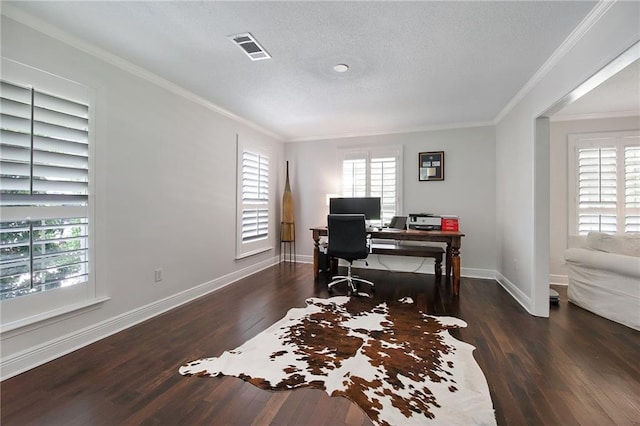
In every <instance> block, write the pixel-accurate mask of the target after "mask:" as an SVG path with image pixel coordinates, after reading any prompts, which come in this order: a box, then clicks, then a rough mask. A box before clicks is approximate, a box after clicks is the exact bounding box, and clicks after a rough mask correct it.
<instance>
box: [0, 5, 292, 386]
mask: <svg viewBox="0 0 640 426" xmlns="http://www.w3.org/2000/svg"><path fill="white" fill-rule="evenodd" d="M2 55H3V56H5V57H8V58H11V59H13V60H15V61H18V62H21V63H24V64H27V65H30V66H33V67H36V68H39V69H41V70H45V71H47V72H50V73H53V74H56V75H59V76H61V77H64V78H68V79H71V80H74V81H77V82H79V83H81V84H83V85H85V86H87V87H89V88H90V89H92V90H93V91H94V93H95V104H94V105H92V106H91V107H92V108H94V110H95V135H94V136H95V167H94V171H95V177H94V182H93V194H94V199H95V217H94V224H95V226H94V235H95V240H94V242H95V259H94V262H93V265H92V266H93V267H94V268H95V278H96V288H97V294H98V296H106V297H109V298H110V300H109V301H107V302H105V303H103V304H101V305H98V306H96V307H94V308H93V309H88V310H84V311H80V312H75V313H73V314H70V315H63V316H60V317H57V318H54V319H53V320H50V321H44V322H40V323H37V324H34V325H32V326H29V327H25V328H21V329H17V330H13V331H9V332H5V333H3V334H2V337H1V338H2V345H1V347H2V348H1V355H2V375H3V377H8V376H11V375H14V374H16V373H17V372H20V371H22V370H24V369H27V368H29V367H31V366H33V365H35V364H39V363H42V362H44V361H46V360H48V359H52V358H55V357H56V356H59V355H61V354H62V353H65V352H68V351H70V350H72V349H75V348H76V347H80V346H83V345H84V344H87V343H89V342H91V341H93V340H96V339H98V338H101V337H104V336H106V335H108V334H110V333H113V332H115V331H118V330H119V329H122V328H125V327H127V326H129V325H131V324H133V323H135V322H138V321H140V320H142V319H145V318H147V317H149V316H152V315H155V314H157V313H158V312H160V311H163V310H166V309H169V308H170V307H172V306H174V305H175V304H177V303H180V302H183V301H186V300H188V299H189V298H193V297H196V296H198V295H200V294H203V293H204V292H206V291H210V290H212V289H215V288H217V287H220V286H222V285H225V284H227V283H229V282H232V281H234V280H236V279H238V278H239V277H241V276H243V275H246V274H249V273H252V272H254V271H257V270H259V269H260V268H264V267H266V266H268V265H270V264H272V263H273V262H274V260H275V261H277V251H276V248H277V243H276V242H275V241H276V239H274V249H272V250H270V251H268V252H266V253H262V254H259V255H256V256H252V257H250V258H247V259H243V260H241V261H236V260H235V258H234V257H235V250H234V248H235V235H234V232H233V230H234V224H235V220H236V219H235V214H236V213H235V212H236V207H235V206H236V204H235V200H236V195H235V194H236V192H235V188H236V183H235V181H236V167H235V164H236V161H235V158H236V152H235V143H236V133H238V134H239V137H240V138H247V139H251V140H255V141H260V142H262V143H265V144H269V145H270V146H271V147H272V153H273V159H272V164H273V168H272V171H273V172H274V175H275V177H276V179H275V185H276V187H277V188H278V190H277V193H278V194H281V186H282V185H283V182H281V180H282V175H283V173H284V172H283V169H284V161H283V159H284V145H283V143H282V142H280V141H278V140H276V139H274V138H273V137H270V136H266V135H265V134H263V133H261V132H258V131H256V130H254V129H253V128H252V127H250V126H247V125H245V124H242V123H241V122H239V121H236V120H232V119H230V118H228V117H226V116H224V115H221V114H220V113H218V112H215V111H214V110H213V109H212V108H211V107H207V106H206V105H205V104H204V103H202V102H196V101H194V100H195V98H193V99H188V98H187V97H184V96H179V95H177V94H176V93H175V91H172V90H167V89H166V88H164V87H161V86H159V85H157V84H154V83H152V82H150V81H148V80H146V79H143V78H140V77H138V76H136V75H134V74H132V73H129V72H125V71H124V70H123V69H121V68H119V67H116V66H114V65H112V64H110V63H107V62H105V61H103V60H100V59H98V58H97V57H95V56H92V55H89V54H86V53H84V52H82V51H80V50H78V49H76V48H74V47H71V46H70V45H68V44H64V43H61V42H59V41H57V40H54V39H53V38H51V37H49V36H46V35H44V34H42V33H40V32H37V31H35V30H33V29H31V28H29V27H27V26H24V25H22V24H20V23H17V22H16V21H13V20H11V19H9V18H6V17H4V16H3V18H2ZM167 87H169V86H167ZM276 198H278V197H276ZM273 208H274V211H275V212H276V213H277V215H276V216H275V217H274V218H273V220H272V224H273V226H272V232H274V233H275V232H276V231H277V229H278V228H277V226H276V224H279V214H280V200H279V199H275V200H273ZM157 268H162V269H163V270H164V280H163V281H162V282H160V283H155V282H154V270H155V269H157ZM198 286H201V287H198ZM3 303H4V302H3ZM3 321H4V319H3Z"/></svg>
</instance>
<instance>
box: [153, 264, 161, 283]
mask: <svg viewBox="0 0 640 426" xmlns="http://www.w3.org/2000/svg"><path fill="white" fill-rule="evenodd" d="M155 280H156V282H157V283H159V282H160V281H162V268H160V269H156V270H155Z"/></svg>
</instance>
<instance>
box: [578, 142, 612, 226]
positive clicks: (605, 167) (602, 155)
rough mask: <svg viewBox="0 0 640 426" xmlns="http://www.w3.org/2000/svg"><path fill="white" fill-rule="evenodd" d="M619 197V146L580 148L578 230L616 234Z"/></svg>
mask: <svg viewBox="0 0 640 426" xmlns="http://www.w3.org/2000/svg"><path fill="white" fill-rule="evenodd" d="M616 199H617V197H616V149H615V148H582V149H578V233H579V234H581V235H582V234H584V235H586V234H587V233H589V231H600V232H613V233H615V232H616V214H617V213H616Z"/></svg>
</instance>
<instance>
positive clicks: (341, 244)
mask: <svg viewBox="0 0 640 426" xmlns="http://www.w3.org/2000/svg"><path fill="white" fill-rule="evenodd" d="M327 225H328V229H327V230H328V235H329V246H328V247H327V254H328V255H329V256H332V257H339V258H341V259H345V260H348V261H352V260H357V259H366V258H367V256H368V255H369V247H367V227H366V224H365V219H364V215H363V214H330V215H329V216H328V217H327Z"/></svg>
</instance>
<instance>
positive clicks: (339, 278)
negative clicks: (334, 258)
mask: <svg viewBox="0 0 640 426" xmlns="http://www.w3.org/2000/svg"><path fill="white" fill-rule="evenodd" d="M343 282H346V283H348V287H349V293H351V294H354V295H358V294H360V293H359V292H358V289H357V287H356V285H355V283H356V282H361V283H365V284H369V285H370V286H371V290H372V291H374V290H375V284H374V283H372V282H371V281H369V280H365V279H363V278H360V277H357V276H354V275H351V264H349V266H347V275H336V276H334V277H332V278H331V282H330V283H329V284H328V289H329V293H331V292H332V291H333V287H334V286H335V285H337V284H340V283H343Z"/></svg>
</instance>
